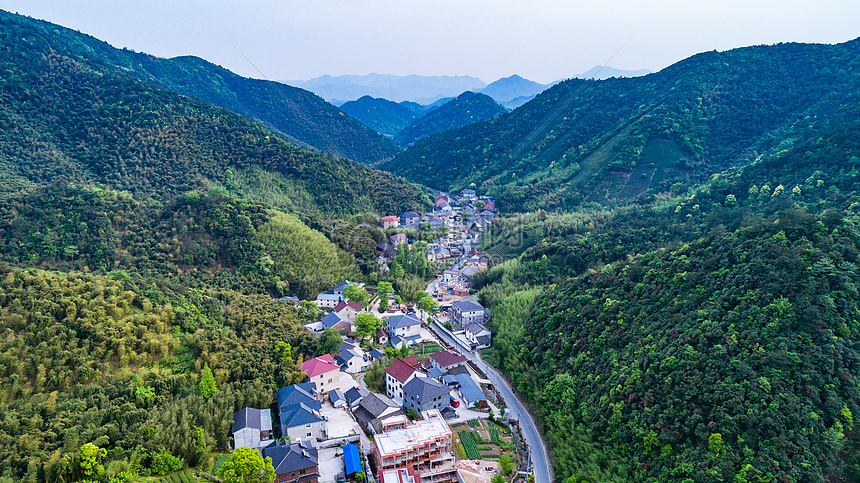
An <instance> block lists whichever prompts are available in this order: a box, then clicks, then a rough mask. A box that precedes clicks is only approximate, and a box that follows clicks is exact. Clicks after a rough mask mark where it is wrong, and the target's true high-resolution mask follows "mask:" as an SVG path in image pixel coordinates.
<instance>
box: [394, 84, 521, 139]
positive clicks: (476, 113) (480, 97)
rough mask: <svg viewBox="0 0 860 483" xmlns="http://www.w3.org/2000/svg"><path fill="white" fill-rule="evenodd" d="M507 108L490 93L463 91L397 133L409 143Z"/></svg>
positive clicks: (498, 112)
mask: <svg viewBox="0 0 860 483" xmlns="http://www.w3.org/2000/svg"><path fill="white" fill-rule="evenodd" d="M505 112H507V109H505V108H504V107H503V106H501V105H499V103H497V102H496V101H494V100H493V99H492V98H491V97H490V96H487V95H485V94H475V93H474V92H464V93H462V94H460V95H459V96H457V98H456V99H454V100H451V101H449V102H446V103H445V104H443V105H441V106H440V107H438V108H436V109H433V110H432V111H430V112H428V113H426V114H424V115H423V116H421V117H420V118H418V119H417V120H415V121H413V122H412V123H411V124H409V125H408V126H406V127H405V128H403V130H402V131H400V132H399V133H397V135H396V136H394V141H395V142H396V143H397V144H399V145H401V146H408V145H410V144H412V143H415V142H416V141H418V140H420V139H424V138H425V137H427V136H430V135H431V134H435V133H438V132H442V131H445V130H447V129H453V128H457V127H460V126H465V125H468V124H472V123H475V122H478V121H483V120H484V119H490V118H493V117H495V116H499V115H501V114H504V113H505Z"/></svg>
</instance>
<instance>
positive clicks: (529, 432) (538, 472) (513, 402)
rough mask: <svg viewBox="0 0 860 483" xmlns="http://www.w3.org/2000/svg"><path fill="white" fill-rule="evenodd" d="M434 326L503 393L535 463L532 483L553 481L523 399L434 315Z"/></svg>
mask: <svg viewBox="0 0 860 483" xmlns="http://www.w3.org/2000/svg"><path fill="white" fill-rule="evenodd" d="M433 326H434V327H433V328H434V329H435V332H436V333H437V334H438V335H439V336H440V337H442V338H443V339H445V341H446V342H448V343H449V344H451V345H452V346H454V347H457V348H458V349H459V350H460V352H461V353H462V354H463V355H465V356H466V357H467V358H468V359H469V360H470V361H472V362H473V363H475V365H476V366H478V368H479V369H481V370H482V371H484V374H486V375H487V378H489V379H490V381H491V382H492V383H493V385H494V386H495V387H496V389H497V390H498V391H499V392H500V393H501V394H502V397H503V398H504V399H505V403H506V404H507V407H506V408H505V416H507V417H509V418H512V419H516V420H517V421H519V423H520V429H521V430H522V434H523V436H524V437H525V439H526V443H527V444H528V446H529V451H530V453H531V460H532V465H533V466H534V468H533V472H534V475H535V483H552V481H553V474H552V466H551V465H550V462H549V454H548V453H547V451H546V445H545V444H544V442H543V439H542V438H541V436H540V432H539V431H538V429H537V425H536V424H535V421H534V418H532V415H531V414H530V413H529V412H528V411H527V410H526V408H525V406H524V405H523V403H522V402H521V401H520V400H519V398H518V397H517V396H516V395H515V394H514V391H513V389H511V386H510V385H509V384H508V381H507V380H506V379H505V378H504V377H502V375H501V374H499V371H497V370H496V369H495V368H493V367H491V366H490V365H488V364H487V363H486V362H484V360H483V359H481V356H480V355H479V354H475V353H473V352H471V351H469V348H468V347H465V346H464V345H463V343H462V342H460V341H459V340H458V339H456V338H455V337H452V336H451V335H450V333H449V332H448V331H447V330H446V329H445V328H444V327H442V325H441V324H439V322H438V321H436V319H435V318H434V319H433Z"/></svg>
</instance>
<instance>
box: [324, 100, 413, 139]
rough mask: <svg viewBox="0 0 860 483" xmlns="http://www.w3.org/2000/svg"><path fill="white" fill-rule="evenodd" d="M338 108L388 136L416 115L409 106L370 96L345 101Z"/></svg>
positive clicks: (406, 124)
mask: <svg viewBox="0 0 860 483" xmlns="http://www.w3.org/2000/svg"><path fill="white" fill-rule="evenodd" d="M340 110H341V111H343V112H345V113H347V114H349V115H350V116H352V117H354V118H356V119H358V120H359V121H361V122H362V123H363V124H364V125H365V126H367V127H369V128H371V129H373V130H374V131H378V132H380V133H382V134H385V135H386V136H389V137H393V136H394V135H395V134H397V133H399V132H400V131H401V130H402V129H403V128H405V127H406V126H408V125H409V123H411V122H413V121H414V120H415V119H416V118H417V117H418V116H417V115H416V113H415V112H413V111H412V109H410V108H409V107H406V106H403V105H401V104H398V103H396V102H392V101H389V100H387V99H376V98H373V97H370V96H364V97H361V98H359V99H357V100H354V101H349V102H346V103H344V104H342V105H341V106H340Z"/></svg>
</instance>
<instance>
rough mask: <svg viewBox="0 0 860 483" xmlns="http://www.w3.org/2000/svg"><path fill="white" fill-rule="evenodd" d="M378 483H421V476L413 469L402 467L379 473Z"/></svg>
mask: <svg viewBox="0 0 860 483" xmlns="http://www.w3.org/2000/svg"><path fill="white" fill-rule="evenodd" d="M379 482H380V483H421V476H420V475H418V473H416V472H415V468H413V467H411V466H404V467H403V468H391V469H387V470H380V471H379Z"/></svg>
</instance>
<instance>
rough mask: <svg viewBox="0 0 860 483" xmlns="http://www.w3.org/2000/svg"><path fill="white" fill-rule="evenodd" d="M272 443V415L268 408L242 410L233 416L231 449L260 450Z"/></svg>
mask: <svg viewBox="0 0 860 483" xmlns="http://www.w3.org/2000/svg"><path fill="white" fill-rule="evenodd" d="M271 441H272V413H271V412H270V411H269V409H268V408H266V409H254V408H243V409H240V410H239V411H236V413H235V414H233V449H238V448H260V447H262V446H265V445H267V444H269V443H270V442H271Z"/></svg>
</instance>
